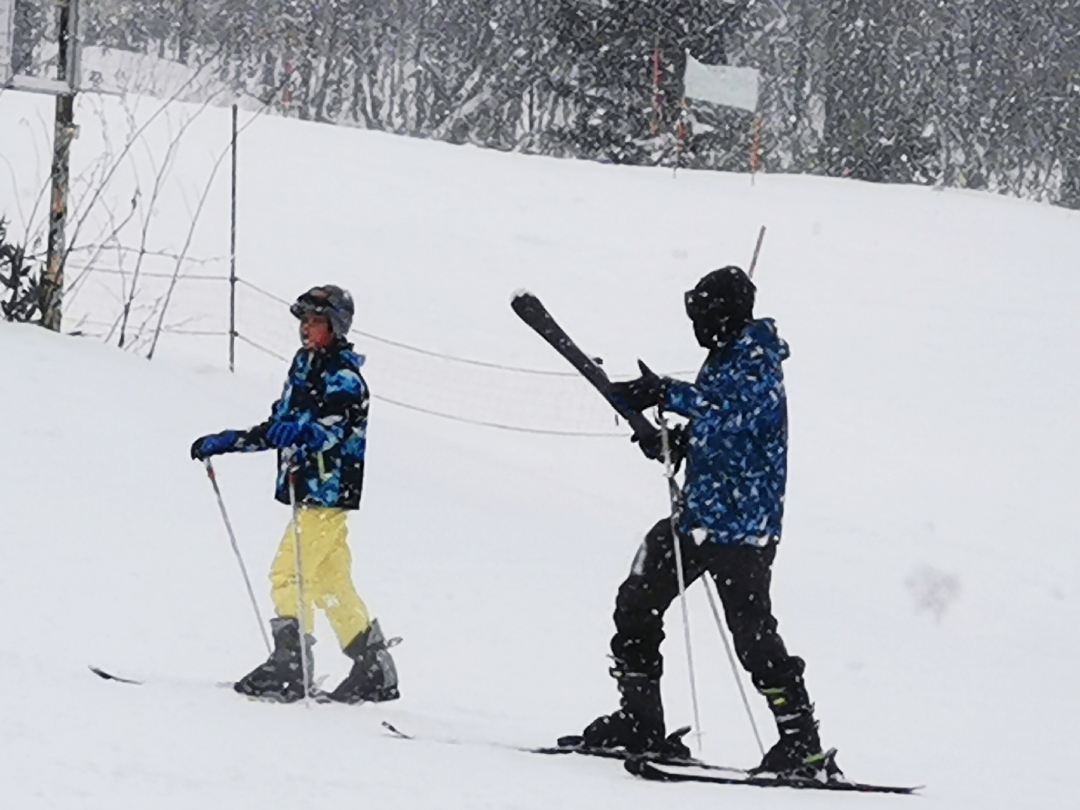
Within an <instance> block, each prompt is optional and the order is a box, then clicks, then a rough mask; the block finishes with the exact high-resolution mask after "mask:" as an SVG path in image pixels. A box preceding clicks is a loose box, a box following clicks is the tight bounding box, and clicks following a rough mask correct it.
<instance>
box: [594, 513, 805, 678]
mask: <svg viewBox="0 0 1080 810" xmlns="http://www.w3.org/2000/svg"><path fill="white" fill-rule="evenodd" d="M679 544H680V547H681V551H682V559H683V574H684V576H685V579H686V585H687V586H689V585H690V583H692V582H694V581H695V580H696V579H697V578H698V577H700V576H701V575H702V574H704V573H705V572H708V573H709V574H710V575H711V576H712V578H713V581H714V582H716V587H717V591H718V592H719V594H720V600H721V602H722V603H723V606H724V617H725V619H726V621H727V626H728V628H729V629H730V630H731V635H732V638H733V639H734V642H735V652H736V654H737V655H738V657H739V661H740V662H741V663H742V666H743V668H744V669H745V670H746V671H747V672H749V673H750V675H751V677H752V679H753V682H754V686H755V687H757V688H758V689H759V690H760V689H770V688H780V687H787V686H790V685H792V684H793V683H798V682H799V681H800V676H801V675H802V672H803V667H804V664H803V660H802V659H801V658H799V657H797V656H793V655H789V654H788V652H787V649H786V648H785V647H784V642H783V640H782V639H781V638H780V634H779V633H778V632H777V629H776V628H777V622H776V619H775V618H774V617H773V615H772V604H771V601H770V599H769V582H770V580H771V579H772V568H771V566H772V562H773V558H774V557H775V556H776V543H775V542H773V543H769V544H768V545H766V546H764V547H760V548H759V547H755V546H749V545H730V546H724V545H719V544H716V543H711V542H709V541H706V542H704V543H702V544H701V545H700V546H699V545H697V544H696V543H695V542H694V541H693V540H691V539H689V538H686V537H682V536H680V543H679ZM678 595H679V583H678V577H677V574H676V568H675V544H674V541H673V539H672V532H671V520H670V519H669V518H664V519H663V520H661V521H660V522H658V523H657V524H656V525H655V526H653V527H652V529H651V530H650V531H649V533H648V534H647V535H645V540H644V542H643V543H642V544H641V547H640V548H639V549H638V552H637V555H636V556H635V557H634V563H633V566H632V567H631V571H630V576H629V577H627V579H626V581H625V582H623V584H622V585H621V586H620V587H619V594H618V597H617V598H616V600H615V628H616V630H617V632H616V633H615V637H614V638H612V640H611V652H612V653H613V655H614V657H615V661H616V664H615V665H616V667H619V668H621V669H622V671H624V672H626V673H635V674H639V675H644V676H646V677H647V678H649V679H654V680H658V679H659V678H660V676H661V675H662V674H663V670H664V662H663V657H662V656H661V654H660V642H661V641H663V640H664V612H665V611H666V610H667V609H668V606H669V605H670V604H671V602H672V601H673V600H674V599H675V598H676V597H677V596H678Z"/></svg>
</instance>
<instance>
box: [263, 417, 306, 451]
mask: <svg viewBox="0 0 1080 810" xmlns="http://www.w3.org/2000/svg"><path fill="white" fill-rule="evenodd" d="M313 433H314V431H313V430H312V428H311V425H308V424H304V425H301V424H300V423H298V422H292V421H290V420H287V419H279V420H276V421H274V422H272V423H271V424H270V427H269V428H267V430H266V440H267V441H268V442H270V444H272V445H274V447H303V446H304V445H305V444H307V443H308V442H310V441H311V440H312V439H313V438H314V436H313Z"/></svg>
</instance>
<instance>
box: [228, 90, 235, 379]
mask: <svg viewBox="0 0 1080 810" xmlns="http://www.w3.org/2000/svg"><path fill="white" fill-rule="evenodd" d="M229 371H236V105H235V104H233V105H232V216H231V229H230V233H229Z"/></svg>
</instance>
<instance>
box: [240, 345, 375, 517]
mask: <svg viewBox="0 0 1080 810" xmlns="http://www.w3.org/2000/svg"><path fill="white" fill-rule="evenodd" d="M363 363H364V358H363V357H362V356H361V355H358V354H357V353H356V352H354V351H353V350H352V344H351V343H348V342H347V341H344V340H341V339H338V340H336V341H335V342H334V343H333V344H332V345H331V346H329V347H328V348H326V349H323V350H318V351H312V350H310V349H300V351H298V352H297V353H296V355H295V356H294V357H293V360H292V365H290V366H289V376H288V378H287V379H286V381H285V388H284V390H283V391H282V392H281V398H280V399H279V400H278V401H277V402H275V403H274V404H273V405H272V406H271V407H270V418H269V419H268V420H267V421H265V422H263V423H262V424H259V425H256V426H255V427H253V428H251V429H250V430H248V431H246V432H236V434H235V441H234V442H233V446H232V448H231V450H230V451H231V452H250V451H255V450H269V449H270V448H271V447H272V445H271V444H270V443H269V442H268V441H267V439H266V431H267V430H268V429H269V428H270V426H271V425H272V424H273V423H274V422H275V421H278V420H285V421H292V422H296V423H297V424H299V425H301V426H302V427H304V430H305V432H306V433H307V434H308V436H307V437H306V439H305V441H304V442H303V444H302V445H301V446H300V447H299V448H298V450H297V453H296V455H295V456H293V463H294V464H295V465H296V466H297V474H296V500H297V503H300V504H305V505H308V506H328V507H336V508H338V509H358V508H359V507H360V490H361V488H362V486H363V480H364V451H365V448H366V444H367V417H368V400H369V394H368V387H367V383H366V382H364V378H363V377H362V376H361V375H360V366H361V365H363ZM288 473H289V459H288V458H287V455H286V451H284V450H278V475H277V491H276V492H275V494H274V497H275V498H276V499H277V500H279V501H281V502H282V503H286V504H287V503H289V477H288Z"/></svg>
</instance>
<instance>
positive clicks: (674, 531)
mask: <svg viewBox="0 0 1080 810" xmlns="http://www.w3.org/2000/svg"><path fill="white" fill-rule="evenodd" d="M657 416H658V418H659V421H660V442H661V446H662V447H663V450H664V476H665V477H666V478H667V482H668V498H669V499H670V500H671V538H672V541H673V542H674V544H675V576H676V577H677V578H678V580H679V604H680V606H681V607H682V623H683V638H684V639H685V643H686V667H687V669H688V670H689V672H690V701H691V702H692V703H693V706H694V736H695V737H696V738H697V748H698V753H701V714H700V712H699V711H698V699H697V682H696V681H695V679H694V652H693V647H692V646H691V644H690V614H689V613H688V612H687V609H686V576H685V573H684V571H683V562H682V544H681V542H680V540H679V527H678V517H677V516H678V514H679V491H678V488H677V487H676V485H675V468H674V466H673V464H672V462H671V441H670V438H669V435H668V426H667V420H666V419H664V414H663V412H662V411H660V410H659V409H657Z"/></svg>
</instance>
